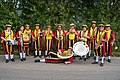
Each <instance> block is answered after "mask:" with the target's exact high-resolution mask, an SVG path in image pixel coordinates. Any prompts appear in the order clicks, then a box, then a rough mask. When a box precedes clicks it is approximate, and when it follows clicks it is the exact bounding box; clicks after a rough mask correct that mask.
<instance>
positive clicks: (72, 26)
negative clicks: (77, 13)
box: [67, 23, 77, 47]
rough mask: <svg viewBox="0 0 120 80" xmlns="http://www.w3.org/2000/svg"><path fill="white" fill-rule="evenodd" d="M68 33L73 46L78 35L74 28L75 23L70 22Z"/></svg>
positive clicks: (70, 43) (70, 44)
mask: <svg viewBox="0 0 120 80" xmlns="http://www.w3.org/2000/svg"><path fill="white" fill-rule="evenodd" d="M67 35H68V36H69V47H73V45H74V43H75V37H76V35H77V33H76V30H75V28H74V24H73V23H72V24H70V30H69V32H68V33H67Z"/></svg>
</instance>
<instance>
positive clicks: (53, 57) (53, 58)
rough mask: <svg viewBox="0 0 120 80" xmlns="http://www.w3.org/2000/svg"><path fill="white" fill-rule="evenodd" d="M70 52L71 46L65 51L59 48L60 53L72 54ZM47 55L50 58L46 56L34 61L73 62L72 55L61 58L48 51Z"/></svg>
mask: <svg viewBox="0 0 120 80" xmlns="http://www.w3.org/2000/svg"><path fill="white" fill-rule="evenodd" d="M72 52H73V50H72V48H71V47H70V48H69V49H68V50H66V51H65V50H64V49H60V50H59V53H60V55H72ZM49 56H50V57H51V58H46V59H42V60H39V59H36V60H35V61H34V62H45V63H62V62H63V63H65V64H71V63H72V62H73V56H72V57H70V58H68V59H61V58H59V57H58V56H57V54H56V53H54V52H49Z"/></svg>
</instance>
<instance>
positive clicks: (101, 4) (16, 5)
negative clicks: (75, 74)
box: [0, 0, 120, 51]
mask: <svg viewBox="0 0 120 80" xmlns="http://www.w3.org/2000/svg"><path fill="white" fill-rule="evenodd" d="M92 20H96V21H97V23H98V24H99V23H104V24H107V23H109V24H111V28H112V30H113V31H115V32H116V35H117V36H116V44H117V46H118V47H119V48H120V35H119V34H120V1H119V0H0V33H1V32H2V31H3V29H4V28H5V25H6V24H7V23H10V24H12V25H13V30H14V31H15V32H16V31H17V30H18V29H19V26H20V25H21V24H23V25H25V24H26V23H28V24H30V25H31V28H32V29H34V24H35V23H40V24H41V28H42V29H46V26H47V25H51V26H52V27H53V30H55V29H56V27H55V25H56V24H57V23H62V24H63V26H64V27H63V29H68V28H69V24H70V23H75V25H76V29H81V25H82V24H87V25H88V26H89V27H90V26H91V21H92ZM117 51H120V49H118V50H117Z"/></svg>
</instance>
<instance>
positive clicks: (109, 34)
mask: <svg viewBox="0 0 120 80" xmlns="http://www.w3.org/2000/svg"><path fill="white" fill-rule="evenodd" d="M105 27H106V28H105V40H106V42H105V52H106V54H107V55H108V62H109V63H110V62H111V58H110V56H111V55H112V46H113V44H114V41H115V33H114V32H113V31H112V30H111V29H110V24H106V25H105Z"/></svg>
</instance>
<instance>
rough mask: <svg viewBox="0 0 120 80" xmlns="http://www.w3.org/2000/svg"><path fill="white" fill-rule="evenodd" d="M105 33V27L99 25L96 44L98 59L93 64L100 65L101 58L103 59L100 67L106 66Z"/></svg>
mask: <svg viewBox="0 0 120 80" xmlns="http://www.w3.org/2000/svg"><path fill="white" fill-rule="evenodd" d="M104 36H105V31H104V25H103V24H99V30H98V31H97V34H96V44H95V53H96V59H95V61H94V62H92V64H98V61H99V57H101V63H100V66H103V65H104V58H105V37H104Z"/></svg>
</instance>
